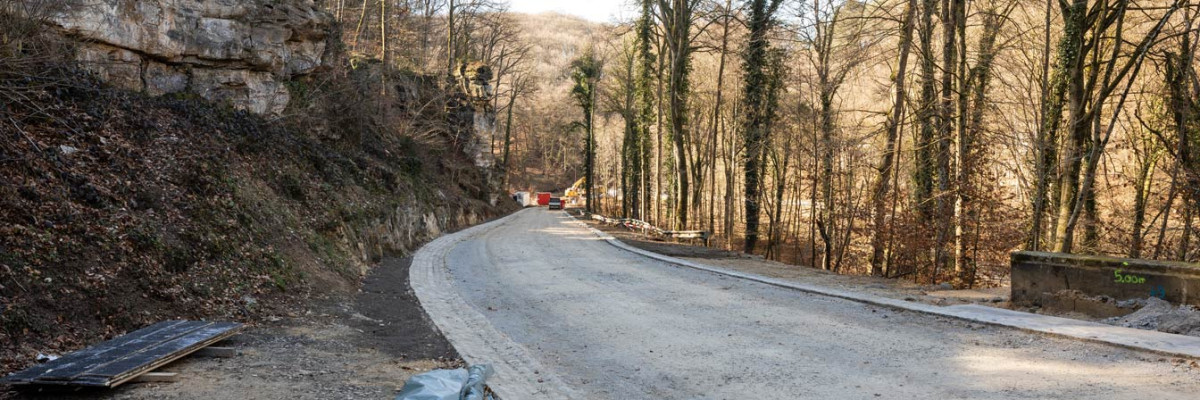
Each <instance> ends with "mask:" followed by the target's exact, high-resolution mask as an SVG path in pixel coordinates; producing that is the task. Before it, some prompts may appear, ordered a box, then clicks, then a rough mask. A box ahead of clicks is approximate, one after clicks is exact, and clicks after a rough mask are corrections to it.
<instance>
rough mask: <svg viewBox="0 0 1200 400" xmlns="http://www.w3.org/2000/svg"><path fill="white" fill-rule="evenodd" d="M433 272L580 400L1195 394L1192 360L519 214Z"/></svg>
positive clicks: (1198, 372) (458, 249)
mask: <svg viewBox="0 0 1200 400" xmlns="http://www.w3.org/2000/svg"><path fill="white" fill-rule="evenodd" d="M446 265H448V266H449V267H450V270H451V273H452V274H453V275H454V277H455V279H456V282H457V290H459V292H460V294H461V296H462V297H463V298H464V299H466V301H467V302H468V303H470V305H471V306H472V307H475V308H476V309H477V310H479V312H480V313H482V314H483V315H485V316H486V320H487V321H488V322H490V323H491V324H492V325H493V326H494V327H495V328H497V329H498V330H500V331H501V332H504V333H505V334H507V335H508V336H509V337H511V339H513V340H514V341H516V342H517V343H519V344H521V345H522V346H524V347H526V348H527V349H528V350H529V353H530V354H532V355H533V356H534V357H535V358H537V360H538V361H539V362H540V363H541V365H542V366H543V367H544V368H547V369H552V370H553V372H555V373H557V374H558V376H559V378H561V379H562V380H563V381H564V382H565V383H566V384H567V385H569V386H571V387H572V388H574V389H575V390H577V391H578V392H579V393H580V394H582V395H583V396H586V397H587V398H591V399H745V398H805V399H809V398H811V399H875V398H883V399H929V398H939V399H1047V398H1069V399H1144V398H1154V399H1195V398H1196V396H1197V393H1200V368H1197V367H1195V365H1196V364H1194V363H1193V361H1191V360H1179V359H1170V358H1162V357H1160V356H1158V355H1154V354H1149V353H1142V352H1137V351H1132V350H1126V349H1121V348H1116V347H1112V346H1106V345H1100V344H1092V343H1084V342H1078V341H1072V340H1066V339H1057V338H1050V337H1045V336H1040V335H1035V334H1029V333H1024V332H1020V331H1015V330H1010V329H1003V328H994V327H988V326H981V325H977V324H969V323H965V322H961V321H957V320H949V319H945V318H939V317H932V316H928V315H924V314H919V313H913V312H899V311H894V310H890V309H886V308H880V307H875V306H868V305H864V304H860V303H855V302H852V301H847V300H841V299H836V298H828V297H824V296H818V295H810V294H806V293H801V292H797V291H793V290H788V289H783V288H778V287H774V286H769V285H764V284H759V283H755V282H748V281H743V280H739V279H735V278H729V277H724V276H720V275H716V274H711V273H707V272H703V271H697V270H693V269H687V268H681V267H676V266H673V265H670V264H666V263H662V262H658V261H654V260H650V259H647V258H644V257H641V256H637V255H634V254H632V253H628V252H625V251H622V250H619V249H617V248H615V247H613V246H611V245H609V244H607V243H606V242H604V241H602V240H600V239H599V238H597V237H595V236H593V235H592V234H591V233H590V232H589V231H587V230H586V229H584V228H583V227H581V226H580V225H578V223H577V222H575V221H573V220H572V219H571V218H570V217H568V216H567V215H566V214H564V213H562V212H558V211H553V212H552V211H547V210H544V209H527V210H524V211H521V212H520V213H518V214H517V215H516V216H514V217H513V218H509V219H508V220H506V221H504V222H503V223H501V224H498V225H496V226H494V227H491V228H490V229H487V230H484V231H482V232H480V233H477V234H475V235H473V236H472V237H470V238H468V239H467V240H465V241H462V242H460V243H459V244H457V245H456V246H455V247H454V248H452V249H451V250H450V251H449V254H448V255H447V256H446ZM460 350H461V349H460ZM528 379H537V378H536V377H529V378H528Z"/></svg>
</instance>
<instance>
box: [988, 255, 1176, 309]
mask: <svg viewBox="0 0 1200 400" xmlns="http://www.w3.org/2000/svg"><path fill="white" fill-rule="evenodd" d="M1011 260H1012V301H1013V303H1014V304H1017V305H1025V306H1028V305H1039V306H1045V305H1052V306H1055V305H1061V304H1059V303H1062V302H1061V301H1059V300H1058V299H1057V298H1055V294H1057V293H1060V292H1063V291H1078V292H1079V293H1082V294H1083V295H1086V296H1096V297H1099V296H1105V297H1108V298H1111V299H1112V300H1114V301H1122V300H1132V299H1145V298H1147V297H1158V298H1161V299H1164V300H1167V301H1169V302H1171V303H1174V304H1191V305H1195V306H1200V295H1197V294H1198V293H1200V265H1197V264H1190V263H1181V262H1169V261H1151V260H1137V259H1129V258H1116V257H1103V256H1083V255H1074V254H1062V253H1044V252H1015V253H1012V256H1011ZM1078 311H1081V312H1082V311H1086V310H1078Z"/></svg>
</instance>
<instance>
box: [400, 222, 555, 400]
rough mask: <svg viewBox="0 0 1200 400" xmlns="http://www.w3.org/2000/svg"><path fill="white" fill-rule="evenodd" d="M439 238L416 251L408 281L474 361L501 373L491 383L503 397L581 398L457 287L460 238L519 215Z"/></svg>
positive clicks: (440, 325) (456, 345)
mask: <svg viewBox="0 0 1200 400" xmlns="http://www.w3.org/2000/svg"><path fill="white" fill-rule="evenodd" d="M528 211H529V209H526V210H521V211H517V212H514V213H512V214H509V215H508V216H505V217H503V218H500V219H496V220H493V221H490V222H486V223H483V224H480V225H476V226H473V227H471V228H467V229H464V230H461V231H458V232H455V233H450V234H446V235H443V236H442V237H439V238H437V239H435V240H433V241H431V242H429V243H428V244H426V245H425V246H422V247H421V248H420V249H418V250H417V252H416V253H415V254H414V255H413V261H412V266H411V267H410V268H409V278H408V279H409V285H410V286H411V287H412V290H413V292H414V293H415V294H416V296H417V299H418V300H419V301H420V302H421V307H423V308H424V309H425V313H426V314H428V315H429V318H430V319H431V320H433V323H434V325H435V326H437V329H438V330H440V331H441V332H442V334H443V335H445V336H446V339H447V340H449V341H450V344H451V345H453V346H454V348H455V349H456V350H458V353H459V355H461V356H462V357H463V359H464V360H466V361H467V362H468V363H470V364H491V365H492V368H494V369H495V372H496V374H495V375H493V377H492V378H491V379H489V380H488V386H489V387H491V388H492V390H493V391H495V392H496V393H497V394H498V395H500V397H501V398H504V399H518V400H524V399H530V400H538V399H548V400H561V399H576V398H579V396H578V395H577V394H576V393H574V391H573V390H571V388H570V387H568V386H567V385H566V384H564V383H563V382H562V380H561V379H560V378H558V376H557V375H556V374H554V373H552V372H550V371H548V370H547V369H546V368H544V367H543V366H542V365H541V363H540V362H538V361H537V359H535V358H534V357H533V356H532V355H530V354H529V351H528V349H526V348H525V347H524V346H522V345H520V344H518V343H516V342H515V341H513V340H512V339H511V338H509V337H508V335H505V334H504V333H503V332H500V331H499V330H497V329H496V328H495V327H494V326H493V325H492V324H491V322H489V321H488V320H487V317H485V316H483V314H482V313H480V312H479V311H478V310H476V309H475V308H473V307H471V305H470V304H468V303H467V302H466V300H465V299H463V298H462V296H461V295H459V293H458V290H457V289H455V286H454V276H452V275H451V273H450V270H449V268H447V266H446V255H447V254H448V253H449V252H450V250H452V249H453V248H454V247H455V246H456V245H458V244H459V243H461V242H463V241H466V240H469V239H471V238H474V237H476V236H479V235H482V234H484V233H487V232H488V231H490V230H492V229H495V228H497V227H499V226H501V225H503V224H504V223H506V222H507V221H508V220H509V219H510V218H512V217H514V216H516V215H517V214H520V213H523V212H528Z"/></svg>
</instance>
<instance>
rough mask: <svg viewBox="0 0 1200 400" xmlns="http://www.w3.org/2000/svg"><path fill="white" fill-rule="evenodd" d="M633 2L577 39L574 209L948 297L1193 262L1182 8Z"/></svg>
mask: <svg viewBox="0 0 1200 400" xmlns="http://www.w3.org/2000/svg"><path fill="white" fill-rule="evenodd" d="M638 5H639V8H640V10H641V12H640V13H639V15H638V16H637V17H636V18H634V19H632V20H630V21H626V22H623V23H621V24H619V25H618V26H614V27H612V28H611V29H609V30H608V31H607V34H606V35H604V36H601V37H598V38H596V39H594V40H595V41H594V42H593V43H592V44H591V49H592V51H593V52H594V54H595V58H596V59H598V60H599V61H600V63H601V64H603V71H602V73H601V74H600V75H601V78H600V81H599V83H598V85H597V87H598V88H597V90H598V92H599V94H598V95H597V97H598V98H599V99H600V100H599V102H598V104H596V108H597V112H598V113H600V114H605V115H606V116H611V117H612V118H615V119H616V120H617V123H613V124H607V125H602V126H598V127H597V131H596V134H595V154H596V160H597V161H596V165H595V174H596V179H595V184H596V186H597V189H596V191H597V192H599V193H597V194H598V195H599V197H600V199H599V200H598V201H597V204H596V205H597V207H596V208H597V212H600V213H603V214H605V215H612V216H621V217H631V218H638V219H642V220H645V221H647V222H650V223H652V224H654V225H656V226H658V227H661V228H663V229H699V230H706V231H711V232H713V233H714V234H715V236H714V239H715V240H713V244H714V245H716V246H721V247H725V248H728V249H737V250H744V251H747V252H754V253H758V254H763V255H765V256H766V257H767V258H770V259H773V260H781V261H785V262H789V263H794V264H799V265H808V266H813V267H817V268H822V269H826V270H830V271H834V272H838V273H849V274H873V275H879V276H889V277H904V278H907V279H914V280H917V281H920V282H923V283H928V282H932V283H937V282H951V283H954V284H955V285H957V286H960V287H967V286H976V285H996V284H1000V283H1002V282H1003V281H1004V279H1005V275H1006V270H1007V264H1008V254H1009V252H1011V251H1015V250H1022V249H1027V250H1039V251H1058V252H1069V253H1078V254H1105V255H1118V256H1130V257H1141V258H1149V259H1170V260H1184V261H1195V260H1196V259H1197V257H1198V255H1197V249H1196V247H1197V246H1196V245H1195V242H1196V238H1195V236H1196V227H1195V218H1196V215H1195V214H1196V212H1195V211H1196V202H1197V198H1196V193H1194V192H1195V190H1193V188H1194V187H1195V182H1194V181H1195V177H1196V176H1200V175H1197V174H1198V173H1200V170H1197V169H1196V168H1194V166H1193V164H1195V162H1194V159H1195V158H1196V157H1195V155H1194V154H1193V153H1195V150H1194V149H1192V147H1194V145H1195V144H1194V142H1195V140H1196V138H1197V137H1200V136H1198V135H1200V131H1197V130H1196V129H1197V128H1196V126H1195V125H1196V124H1195V123H1194V121H1193V120H1195V119H1196V113H1197V109H1196V107H1195V106H1196V104H1195V103H1196V102H1195V99H1196V98H1197V94H1196V93H1197V90H1200V84H1198V83H1197V82H1198V81H1197V80H1196V67H1195V60H1196V50H1195V46H1196V45H1195V43H1196V41H1197V32H1198V31H1197V26H1196V24H1197V18H1198V16H1200V4H1196V3H1195V2H1193V1H1188V0H1171V1H1167V2H1161V1H1159V2H1149V1H1117V0H1076V1H1064V2H1042V1H1024V0H988V1H979V2H966V1H959V0H924V1H917V0H913V1H906V0H898V1H890V0H884V1H866V2H859V1H846V2H820V1H817V2H810V1H787V0H762V1H759V0H753V1H737V2H734V1H699V0H671V1H667V0H662V1H645V2H638ZM580 57H581V58H580V60H585V57H587V56H585V55H581V56H580ZM576 113H577V114H578V115H581V116H582V115H583V114H579V113H580V111H578V110H577V111H576ZM578 120H579V121H583V119H582V117H579V118H578ZM580 146H583V147H580V148H581V149H586V148H587V147H586V146H587V144H581V145H580ZM580 158H584V159H586V158H587V157H586V156H584V155H581V156H580ZM612 194H616V196H615V197H614V198H613V199H611V201H608V200H609V196H610V195H612Z"/></svg>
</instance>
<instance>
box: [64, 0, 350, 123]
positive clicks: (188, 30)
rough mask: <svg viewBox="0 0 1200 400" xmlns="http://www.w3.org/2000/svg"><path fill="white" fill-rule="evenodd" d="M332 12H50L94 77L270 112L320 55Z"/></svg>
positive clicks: (195, 3)
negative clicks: (74, 41)
mask: <svg viewBox="0 0 1200 400" xmlns="http://www.w3.org/2000/svg"><path fill="white" fill-rule="evenodd" d="M332 21H333V20H332V18H331V17H330V16H329V15H328V14H326V13H324V12H323V11H321V10H320V9H318V7H317V6H316V4H315V3H314V2H313V1H312V0H142V1H138V0H82V1H81V2H80V3H79V4H77V5H75V6H74V7H72V8H71V9H70V10H68V11H65V12H62V13H60V14H58V15H56V16H54V17H53V18H51V23H52V24H54V25H55V26H56V27H57V28H58V29H59V30H60V31H61V32H63V33H64V34H66V35H67V36H69V37H72V38H76V39H78V40H79V42H80V44H81V46H80V49H79V52H78V57H79V60H80V61H82V62H83V63H84V65H85V67H87V68H89V69H91V70H92V71H94V72H95V73H96V74H98V75H99V76H100V77H101V78H103V79H105V80H107V81H109V82H111V83H113V84H115V85H118V86H121V87H125V88H129V89H134V90H141V91H145V92H147V93H150V94H153V95H161V94H166V93H178V92H184V91H188V92H193V93H196V94H198V95H200V96H201V97H204V98H206V99H209V100H213V101H218V102H228V103H231V104H232V105H233V106H235V107H238V108H241V109H246V110H249V111H251V112H254V113H258V114H279V113H281V112H282V111H283V109H284V107H286V106H287V103H288V100H289V98H290V95H289V92H288V89H287V87H286V85H284V82H285V81H287V80H289V79H291V78H292V77H294V76H296V75H303V74H307V73H310V72H312V71H313V70H315V69H316V68H318V67H319V66H320V65H321V61H322V56H323V55H324V53H325V45H326V39H327V37H328V35H329V29H330V27H331V25H332Z"/></svg>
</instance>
